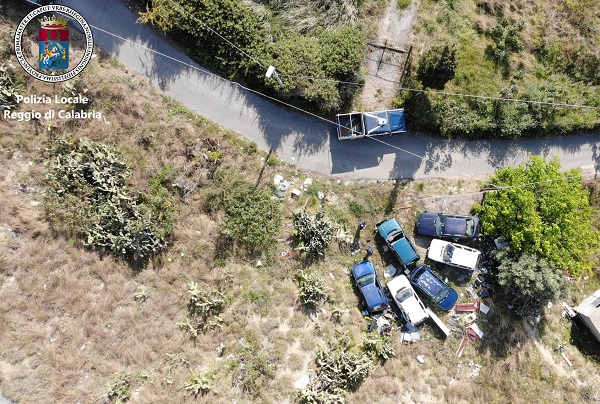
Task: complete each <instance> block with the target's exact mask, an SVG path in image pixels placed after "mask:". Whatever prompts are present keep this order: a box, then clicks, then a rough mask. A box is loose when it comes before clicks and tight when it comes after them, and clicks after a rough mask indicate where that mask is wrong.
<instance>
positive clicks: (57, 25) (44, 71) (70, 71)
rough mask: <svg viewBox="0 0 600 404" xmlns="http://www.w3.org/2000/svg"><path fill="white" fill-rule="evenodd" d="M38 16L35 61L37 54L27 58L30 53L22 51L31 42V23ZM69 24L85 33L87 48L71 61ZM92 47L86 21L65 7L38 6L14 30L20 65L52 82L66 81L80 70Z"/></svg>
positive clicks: (88, 59)
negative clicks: (32, 58)
mask: <svg viewBox="0 0 600 404" xmlns="http://www.w3.org/2000/svg"><path fill="white" fill-rule="evenodd" d="M49 13H52V14H49ZM36 19H37V21H39V24H40V25H38V26H37V27H38V28H39V30H38V35H37V37H38V38H36V39H38V41H37V42H38V47H39V53H38V55H37V61H35V62H34V60H35V56H36V55H35V54H34V60H28V58H27V57H26V56H25V54H26V53H28V52H23V49H24V47H25V46H27V45H28V41H27V39H28V37H27V35H28V32H29V31H27V28H28V25H29V24H30V23H32V22H35V21H34V20H36ZM69 25H72V26H74V27H75V28H77V29H78V30H79V31H82V32H83V34H84V35H85V50H84V52H83V56H81V57H78V58H77V60H71V59H72V55H71V54H70V52H69V36H70V32H69ZM32 39H33V38H32ZM93 48H94V39H93V36H92V30H91V28H90V26H89V25H88V23H87V21H85V19H84V18H83V17H82V16H81V14H79V13H78V12H77V11H75V10H73V9H72V8H70V7H66V6H61V5H48V6H42V7H38V8H36V9H35V10H33V11H32V12H30V13H29V14H27V15H26V16H25V18H23V19H22V20H21V22H20V23H19V26H18V27H17V30H16V31H15V54H16V56H17V60H18V61H19V64H20V65H21V66H22V67H23V69H24V70H25V71H26V72H27V73H29V74H30V75H31V76H33V77H35V78H36V79H38V80H42V81H46V82H49V83H57V82H61V81H66V80H69V79H72V78H73V77H75V76H77V75H78V74H79V73H81V72H82V71H83V69H84V68H85V67H86V66H87V64H88V63H89V61H90V59H91V58H92V52H93ZM77 55H79V53H77ZM30 62H31V63H30Z"/></svg>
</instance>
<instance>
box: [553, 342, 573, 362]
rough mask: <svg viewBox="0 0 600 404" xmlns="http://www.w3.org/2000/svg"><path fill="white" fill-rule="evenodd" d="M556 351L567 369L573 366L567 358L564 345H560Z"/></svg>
mask: <svg viewBox="0 0 600 404" xmlns="http://www.w3.org/2000/svg"><path fill="white" fill-rule="evenodd" d="M556 350H557V351H559V352H560V356H562V358H563V359H564V360H565V362H566V363H567V365H569V367H572V366H573V362H572V361H571V359H570V358H569V357H568V356H567V353H566V348H565V346H564V345H562V344H560V345H559V346H558V347H557V348H556Z"/></svg>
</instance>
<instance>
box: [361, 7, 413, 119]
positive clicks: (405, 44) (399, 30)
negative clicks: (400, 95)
mask: <svg viewBox="0 0 600 404" xmlns="http://www.w3.org/2000/svg"><path fill="white" fill-rule="evenodd" d="M418 6H419V5H418V3H417V2H414V1H413V2H411V4H410V6H408V7H407V8H406V9H404V10H399V9H398V4H397V1H396V0H391V1H390V4H389V5H388V6H387V8H386V9H385V14H384V15H382V16H381V18H380V19H379V20H378V21H377V25H378V26H379V29H378V30H377V36H376V37H375V38H369V43H370V44H378V45H387V46H388V47H390V48H395V49H404V50H408V48H409V47H410V45H411V43H412V37H413V33H412V26H413V23H414V21H415V18H416V16H417V11H418ZM406 56H407V54H406V53H399V52H395V51H392V50H384V49H381V48H378V47H375V46H372V45H369V50H368V52H367V54H366V55H365V58H364V60H363V68H364V69H366V70H367V71H368V76H367V78H366V80H365V85H364V87H363V91H362V93H361V95H360V97H359V98H358V103H357V108H358V109H359V110H365V111H376V110H382V109H387V108H390V107H391V106H392V101H393V99H394V97H395V96H396V94H397V92H398V88H399V80H400V76H401V74H402V66H403V65H404V62H405V60H406Z"/></svg>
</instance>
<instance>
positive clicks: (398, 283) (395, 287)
mask: <svg viewBox="0 0 600 404" xmlns="http://www.w3.org/2000/svg"><path fill="white" fill-rule="evenodd" d="M387 287H388V289H389V291H390V294H391V295H392V297H393V298H394V300H395V301H396V304H398V306H399V308H400V310H402V311H403V312H404V313H405V314H406V315H407V316H409V317H410V318H408V319H407V320H408V321H409V322H410V323H412V324H418V323H420V322H421V321H423V320H425V319H427V318H429V314H427V312H426V311H425V310H424V308H423V306H424V305H423V302H421V299H419V295H417V294H416V293H415V291H414V289H413V287H412V285H411V284H410V281H409V280H408V278H407V277H406V276H404V275H399V276H397V277H395V278H394V279H392V280H391V281H389V282H388V284H387ZM403 289H409V290H410V291H411V292H412V296H411V297H410V298H408V299H406V300H404V301H403V302H401V303H400V302H398V300H396V294H397V293H398V292H399V291H400V290H403Z"/></svg>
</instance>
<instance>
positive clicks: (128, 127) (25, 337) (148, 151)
mask: <svg viewBox="0 0 600 404" xmlns="http://www.w3.org/2000/svg"><path fill="white" fill-rule="evenodd" d="M1 35H4V34H1ZM0 39H1V40H4V39H5V38H4V37H3V36H2V37H0ZM81 78H82V80H83V83H85V86H86V88H88V89H89V90H88V93H89V94H90V98H92V99H93V104H92V108H96V109H98V110H101V111H102V113H103V115H104V116H105V118H106V119H107V121H108V122H110V124H107V123H106V122H104V121H101V122H97V121H84V122H62V121H55V122H53V123H52V125H49V122H45V121H41V122H37V121H36V122H28V123H17V122H14V121H0V172H2V173H3V175H2V176H1V177H0V226H2V225H3V224H4V223H6V224H7V225H8V227H10V228H11V229H15V230H18V231H17V237H16V238H7V239H4V238H2V239H1V240H2V241H0V243H2V244H0V324H2V327H0V390H1V391H2V392H3V393H5V394H6V395H8V396H9V397H11V398H13V399H16V400H19V401H20V402H48V403H63V402H64V403H72V402H78V401H81V402H94V401H95V400H97V399H100V401H101V399H102V397H103V396H105V394H106V391H107V389H106V384H107V383H108V382H109V381H110V380H112V378H113V375H114V374H115V373H117V372H128V373H130V374H131V375H132V380H133V386H132V394H133V395H134V397H137V399H138V401H139V402H156V403H162V402H177V403H186V402H201V403H202V402H205V403H211V404H212V403H229V402H232V401H234V400H235V401H236V402H292V401H293V399H294V396H295V394H296V392H297V390H296V389H295V388H294V387H293V383H294V382H295V381H296V380H298V379H299V378H300V377H302V376H303V375H305V374H307V372H308V370H309V369H310V368H313V367H314V362H313V361H314V355H315V352H316V350H317V348H318V347H319V346H325V345H326V341H327V340H328V338H329V337H330V336H333V335H335V332H336V331H340V332H342V331H346V332H348V333H349V335H350V336H351V337H352V340H353V343H354V344H355V345H357V346H359V345H360V344H361V338H362V334H363V333H364V331H365V330H366V328H367V325H368V322H367V321H365V320H364V319H363V318H362V316H361V315H360V312H359V298H358V297H357V295H356V293H355V291H354V289H353V287H352V284H351V281H350V277H349V276H348V274H347V273H346V272H347V271H348V270H349V269H350V268H351V267H352V265H353V264H354V263H355V262H356V261H358V260H359V259H361V258H362V255H359V256H354V257H351V256H350V255H349V254H348V250H347V249H346V247H342V248H339V247H338V246H335V245H334V246H332V247H331V248H330V249H329V251H328V255H327V256H326V258H325V260H324V261H322V262H319V263H316V264H314V265H313V267H312V269H313V270H315V271H318V272H319V273H321V274H322V275H323V277H324V279H325V281H326V283H327V285H328V287H330V288H331V293H330V295H331V298H332V302H330V303H324V304H322V305H321V306H319V309H318V310H317V312H316V313H312V314H311V313H307V312H305V311H304V310H303V309H302V307H300V306H299V303H298V299H297V298H296V293H297V285H296V282H295V281H294V275H295V274H296V273H297V272H298V271H299V270H300V269H301V268H303V266H304V259H303V257H302V255H301V254H300V253H298V252H297V251H294V252H293V254H292V256H291V257H281V256H277V255H276V256H275V257H274V259H273V262H272V263H271V264H266V263H265V265H263V266H262V267H260V268H257V267H256V266H255V262H247V261H245V260H243V259H230V260H228V261H226V262H215V260H214V258H215V256H216V255H217V252H218V251H217V250H216V248H217V247H216V237H217V236H216V235H217V232H218V223H219V220H220V218H219V215H218V214H214V213H207V212H206V211H205V209H204V206H203V205H204V202H205V192H206V188H207V186H208V185H209V184H210V181H209V179H208V178H207V169H206V167H204V166H203V165H202V164H203V157H202V153H203V152H206V151H207V148H208V144H211V145H213V146H214V145H217V146H216V147H217V148H218V150H219V151H220V152H221V153H222V154H223V156H224V157H223V159H222V161H221V166H222V167H233V168H234V169H235V170H236V175H238V176H239V177H240V178H244V179H246V180H248V181H250V182H253V183H256V182H257V181H258V180H259V178H260V183H261V184H262V185H267V184H269V183H270V181H271V179H272V177H273V175H274V174H276V173H282V174H284V175H285V176H286V178H292V179H294V178H297V179H296V180H295V181H296V183H295V186H299V185H301V184H302V181H303V180H304V179H305V178H306V177H307V174H305V173H300V172H298V171H296V170H295V168H293V167H288V166H285V165H283V164H279V165H277V166H273V167H272V166H265V165H264V161H263V160H261V156H264V155H265V153H258V154H248V153H246V152H244V151H243V150H242V147H243V146H244V145H245V144H246V142H244V141H243V140H241V139H239V138H238V137H237V136H235V135H233V134H231V133H229V132H227V131H225V130H224V129H222V128H219V127H217V126H216V125H213V124H212V123H210V122H207V121H205V120H203V119H202V118H198V117H196V116H194V115H193V114H190V113H189V112H188V111H186V110H185V108H183V107H181V106H180V105H178V104H177V103H175V102H173V101H172V100H169V99H163V97H162V96H161V95H160V94H158V93H157V92H156V91H155V90H154V89H152V88H151V87H150V86H148V84H147V83H145V81H144V80H143V79H142V78H140V77H138V76H133V75H131V74H129V73H128V72H127V71H126V69H124V68H123V67H122V66H120V65H118V64H116V63H112V62H111V60H110V58H108V57H106V56H105V55H102V54H101V53H99V57H98V58H96V59H94V60H93V61H92V62H91V64H90V67H88V68H87V69H86V71H85V72H84V74H83V75H82V76H81ZM22 80H23V82H24V83H25V85H26V86H27V88H28V92H30V93H40V94H52V93H54V92H55V91H56V92H60V91H62V90H61V88H60V85H57V86H56V87H55V86H52V85H47V84H43V83H40V82H36V81H34V80H33V79H30V78H28V77H25V76H24V75H23V76H22ZM123 105H127V108H123V107H122V106H123ZM32 108H33V109H36V108H43V107H41V106H34V107H32ZM40 110H41V109H40ZM49 128H50V129H49ZM50 136H73V137H77V138H88V139H92V140H97V141H101V142H104V143H108V144H110V145H112V146H114V147H115V148H117V149H118V150H119V151H120V152H121V153H122V154H123V155H124V157H125V159H126V160H127V161H128V162H129V164H130V165H131V168H132V176H131V178H130V181H131V185H132V186H133V187H134V188H135V189H136V190H138V191H140V192H144V191H145V190H147V189H148V180H149V179H150V178H152V177H154V176H156V174H157V173H158V172H160V170H161V169H162V168H163V167H164V166H167V165H169V166H171V167H173V168H174V170H175V172H177V173H178V175H180V176H182V177H184V178H187V179H190V180H194V181H197V183H198V188H197V190H196V191H195V192H194V193H193V194H192V195H190V196H188V197H187V198H185V199H180V200H178V202H177V205H178V206H177V207H178V213H177V223H176V226H175V229H174V232H173V237H172V244H171V246H170V248H169V249H168V250H167V251H166V252H165V253H164V254H163V255H162V256H160V257H158V258H157V259H156V260H155V261H154V262H153V263H152V265H150V267H149V268H148V269H147V270H145V271H142V272H139V273H133V272H132V271H131V269H130V268H129V267H128V266H127V265H125V264H124V263H123V262H121V261H119V260H116V259H114V258H112V257H111V256H101V255H99V254H98V253H97V252H95V251H91V250H86V249H83V248H81V247H80V246H78V243H77V242H76V240H70V239H65V238H64V237H62V236H59V235H57V234H56V233H55V232H54V230H53V229H51V228H50V226H49V225H48V223H47V222H46V221H45V219H44V214H43V211H42V209H41V205H36V204H35V203H34V204H32V203H31V202H32V201H38V200H41V196H42V192H43V189H44V181H43V171H44V168H43V160H42V159H41V154H40V150H41V149H42V148H43V142H44V140H46V139H48V138H49V137H50ZM209 139H210V140H209ZM30 162H31V163H32V164H30ZM263 168H264V172H263V174H262V177H259V175H260V172H261V170H262V169H263ZM315 184H316V185H315V189H314V190H313V191H314V192H312V194H315V193H316V191H318V190H323V191H331V193H328V196H327V206H328V207H335V208H336V210H335V211H334V210H332V211H331V212H332V214H333V213H335V214H336V215H337V216H336V220H339V222H340V223H341V224H345V225H346V226H347V229H348V230H349V231H350V232H351V234H353V230H354V229H355V225H356V222H357V221H358V220H359V219H362V220H366V221H367V222H368V224H369V229H370V228H371V227H372V226H373V225H374V223H375V222H376V221H377V220H381V218H382V212H384V211H387V216H395V217H397V218H398V220H399V221H400V222H402V223H403V224H404V225H405V227H406V229H407V230H408V232H409V233H411V232H412V231H413V224H414V222H415V219H416V214H417V212H419V211H420V210H421V206H423V204H424V203H425V202H426V201H424V198H428V197H433V196H436V195H440V194H455V193H463V192H471V191H475V190H478V187H479V184H478V183H477V182H476V181H469V182H465V181H463V180H460V179H448V180H445V181H436V180H432V181H426V182H425V183H424V185H419V184H413V183H409V184H398V186H396V187H395V190H394V186H393V184H388V183H380V184H378V183H370V182H357V183H348V184H347V185H345V184H336V183H335V182H334V181H332V180H330V179H325V178H315ZM350 201H353V202H355V203H357V204H359V205H360V206H359V207H361V208H362V209H363V211H362V212H360V214H357V215H355V213H353V212H352V211H350V210H349V207H348V204H349V202H350ZM318 203H319V202H318V199H317V198H316V196H314V195H311V192H305V193H303V195H302V196H301V197H300V199H298V200H292V199H287V200H286V201H285V202H284V204H283V210H284V220H283V223H284V224H283V226H282V228H281V233H280V235H279V236H278V242H277V248H276V253H277V254H279V253H280V252H285V251H291V245H290V240H291V239H290V236H291V235H292V233H293V229H292V227H291V225H290V223H291V212H293V211H294V210H295V209H296V208H298V207H299V206H302V205H304V204H306V205H307V206H309V207H310V208H315V209H316V207H317V206H318ZM357 206H358V205H357ZM407 207H408V208H407ZM336 212H337V213H336ZM361 244H362V245H363V247H366V245H376V244H377V242H376V240H375V238H374V234H373V233H372V232H370V231H363V232H362V234H361ZM388 259H389V256H386V257H381V256H379V254H378V253H376V254H375V256H374V257H373V260H374V262H375V264H376V267H377V270H378V271H380V273H381V272H382V270H383V267H384V266H385V265H386V264H387V262H388V261H387V260H388ZM330 273H331V275H332V276H330V275H329V274H330ZM191 280H193V281H196V282H199V283H200V284H202V285H206V286H210V287H215V288H218V289H219V290H221V291H222V292H223V293H224V294H225V296H226V306H225V309H224V312H223V313H222V314H221V317H222V319H223V327H222V328H220V329H215V330H213V331H207V332H206V333H204V334H199V335H198V337H197V338H196V339H191V338H190V336H189V334H187V333H185V332H184V331H182V330H181V329H180V328H179V327H178V326H177V325H176V322H177V321H180V320H181V319H182V317H183V316H185V315H186V313H187V308H186V304H187V302H188V299H189V296H188V295H187V291H186V290H187V283H188V282H189V281H191ZM141 290H143V291H144V292H145V294H146V295H147V299H146V300H145V301H136V300H135V295H136V293H139V291H141ZM334 307H338V308H340V309H341V310H342V312H343V315H342V318H341V321H340V322H339V323H337V322H334V321H333V320H332V319H331V312H332V310H333V308H334ZM323 310H325V311H323ZM493 310H496V308H493ZM554 311H556V310H554ZM555 314H556V313H554V315H555ZM499 321H500V322H499V323H498V324H497V325H495V326H497V330H498V334H502V333H506V334H507V338H512V341H515V342H518V341H521V336H522V332H523V329H522V328H519V327H516V328H515V327H514V322H512V321H511V320H510V319H509V318H507V317H500V319H499ZM561 326H562V325H560V324H557V323H556V321H555V320H553V321H549V325H548V327H549V329H552V330H554V331H553V333H554V335H561V334H560V333H559V332H557V331H556V330H555V329H556V328H559V327H561ZM394 335H396V336H397V334H394ZM490 335H493V333H491V334H490ZM555 338H558V337H555ZM248 341H251V342H252V343H253V344H254V345H253V349H254V350H255V353H256V354H264V355H267V356H268V357H269V358H270V359H273V361H274V363H275V366H276V367H275V373H274V377H272V378H271V379H269V380H266V381H265V384H264V386H263V387H262V389H261V390H260V392H259V394H258V396H257V397H251V396H248V395H245V394H243V393H241V392H240V391H239V389H238V388H236V387H235V386H234V380H233V378H232V375H233V374H234V373H235V371H236V370H238V369H239V358H240V355H241V354H240V346H241V345H242V344H243V343H246V342H248ZM458 342H459V339H457V338H455V337H451V338H449V339H448V340H447V341H443V340H440V339H438V337H437V333H436V332H435V331H434V330H433V329H432V328H431V327H429V326H426V327H424V328H423V330H422V340H421V341H419V342H417V343H415V344H411V345H407V344H404V345H402V346H400V344H399V343H398V342H396V346H395V348H396V356H395V357H394V358H392V359H390V360H388V361H387V362H386V363H385V364H382V365H381V366H380V367H378V368H376V369H374V370H373V372H372V373H371V375H370V376H369V377H368V378H367V379H366V380H365V381H364V383H363V385H362V386H361V387H360V388H359V390H358V391H357V392H355V393H352V394H350V395H349V396H348V402H350V403H364V402H373V394H377V395H376V397H377V400H376V401H377V402H378V403H379V402H380V403H398V402H419V403H438V402H458V403H462V402H475V403H478V402H490V401H491V402H511V403H513V402H525V401H527V400H529V401H532V402H536V400H534V399H535V398H537V399H543V401H544V402H561V401H559V399H557V398H556V396H554V395H552V394H554V393H556V392H559V393H560V394H561V396H560V398H561V399H563V398H564V400H565V401H567V402H568V401H571V402H576V398H577V397H578V392H569V386H568V385H560V383H559V382H557V383H558V385H557V387H556V388H555V389H554V391H545V390H544V388H545V387H547V385H548V383H549V382H548V380H550V379H552V378H553V377H554V378H555V377H556V375H555V374H554V373H553V372H554V370H553V368H552V367H551V366H549V365H548V366H546V365H544V366H541V367H540V366H536V364H538V363H539V362H540V356H539V354H536V351H535V350H534V347H532V346H531V345H528V344H527V343H524V344H522V349H520V350H515V352H510V353H509V354H508V356H507V357H500V358H499V357H498V356H495V355H493V354H492V353H491V352H490V351H484V352H481V351H480V350H479V345H478V344H469V346H468V347H467V349H466V350H465V353H464V356H463V358H461V359H460V360H459V359H457V358H455V356H454V355H455V350H456V346H457V344H458ZM542 343H543V344H544V345H545V346H547V347H548V349H550V350H552V348H551V345H552V344H554V339H553V338H546V337H545V336H544V335H542ZM570 353H571V354H572V355H573V356H574V361H575V363H576V366H577V367H581V371H578V373H577V375H576V376H574V377H576V378H577V380H581V381H582V382H584V381H587V379H586V378H585V372H584V370H586V371H587V372H589V374H593V373H594V370H595V371H596V372H597V370H598V365H597V364H594V363H592V364H590V363H589V361H588V360H587V359H586V358H585V357H583V356H581V355H578V354H577V352H575V351H574V350H573V349H572V348H571V349H570ZM421 354H423V355H425V357H426V362H425V363H424V364H420V363H418V362H417V361H416V360H415V357H416V356H417V355H421ZM536 355H537V356H536ZM553 357H554V359H556V355H555V354H554V356H553ZM469 360H473V361H475V362H476V363H478V364H481V365H482V370H481V375H480V376H478V377H469V376H468V371H467V370H466V369H467V368H465V367H464V366H460V367H459V365H458V364H459V362H460V361H463V362H466V361H469ZM190 369H193V370H195V371H203V372H208V373H209V374H211V375H213V384H214V387H213V390H212V391H211V392H209V393H208V394H206V395H205V396H200V397H193V396H192V395H191V394H190V393H189V392H186V391H185V390H184V385H185V382H186V381H187V380H188V378H189V377H190V375H191V372H190ZM524 380H527V382H528V383H530V384H529V385H525V384H524V383H525V381H524ZM522 391H527V393H526V394H524V393H522ZM409 397H410V398H409ZM537 402H539V400H537Z"/></svg>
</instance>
